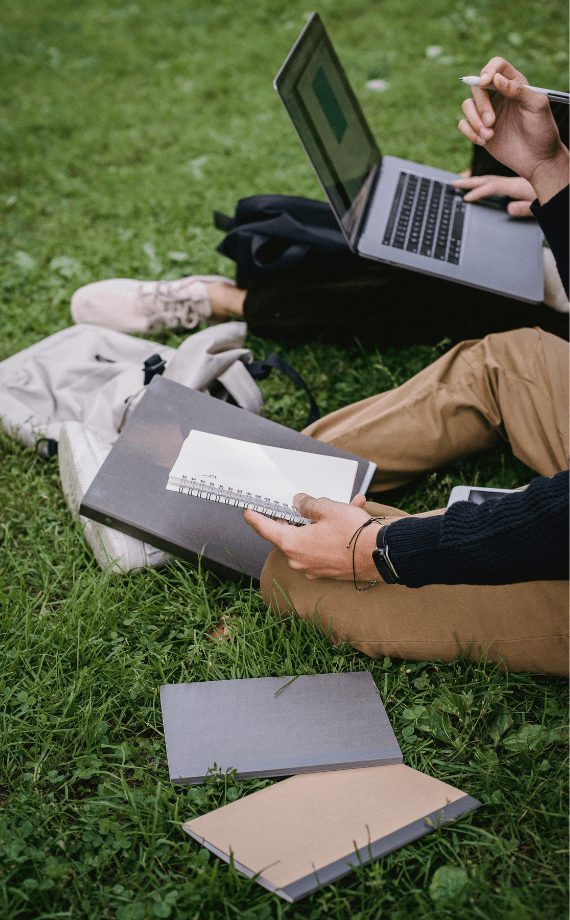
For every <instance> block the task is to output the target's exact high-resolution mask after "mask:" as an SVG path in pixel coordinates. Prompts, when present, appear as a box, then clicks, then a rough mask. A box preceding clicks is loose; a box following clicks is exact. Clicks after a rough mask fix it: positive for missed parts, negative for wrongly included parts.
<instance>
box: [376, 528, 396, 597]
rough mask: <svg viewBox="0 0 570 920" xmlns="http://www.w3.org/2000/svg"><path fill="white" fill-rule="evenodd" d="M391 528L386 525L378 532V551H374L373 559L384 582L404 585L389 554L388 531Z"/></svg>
mask: <svg viewBox="0 0 570 920" xmlns="http://www.w3.org/2000/svg"><path fill="white" fill-rule="evenodd" d="M389 526H390V525H389V524H385V525H384V527H381V528H380V530H379V531H378V533H377V535H376V549H374V550H373V551H372V558H373V559H374V565H375V566H376V568H377V569H378V572H379V573H380V575H381V576H382V580H383V581H385V582H386V584H387V585H401V584H402V583H403V582H402V579H401V578H400V576H399V575H398V573H397V571H396V569H395V567H394V563H393V562H392V560H391V559H390V555H389V553H388V545H387V543H386V531H387V530H388V527H389Z"/></svg>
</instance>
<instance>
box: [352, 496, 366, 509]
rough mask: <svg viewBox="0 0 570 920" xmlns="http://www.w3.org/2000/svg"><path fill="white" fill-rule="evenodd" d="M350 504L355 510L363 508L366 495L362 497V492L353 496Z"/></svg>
mask: <svg viewBox="0 0 570 920" xmlns="http://www.w3.org/2000/svg"><path fill="white" fill-rule="evenodd" d="M350 504H351V505H355V506H356V507H357V508H364V506H365V504H366V495H363V494H362V492H359V493H358V495H355V496H354V498H353V499H352V501H351V503H350Z"/></svg>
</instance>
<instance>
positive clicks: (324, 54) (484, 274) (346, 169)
mask: <svg viewBox="0 0 570 920" xmlns="http://www.w3.org/2000/svg"><path fill="white" fill-rule="evenodd" d="M275 88H276V90H277V92H278V93H279V96H280V97H281V100H282V102H283V104H284V105H285V108H286V109H287V112H288V113H289V116H290V118H291V121H292V122H293V125H294V127H295V129H296V131H297V133H298V135H299V138H300V140H301V143H302V144H303V147H304V148H305V150H306V152H307V154H308V157H309V159H310V161H311V163H312V164H313V167H314V169H315V172H316V174H317V176H318V178H319V181H320V183H321V185H322V187H323V190H324V192H325V194H326V195H327V198H328V199H329V202H330V204H331V207H332V209H333V211H334V213H335V215H336V217H337V219H338V222H339V224H340V226H341V229H342V231H343V233H344V236H345V237H346V241H347V243H348V245H349V246H350V248H351V250H352V251H353V252H356V253H358V254H359V255H361V256H365V257H366V258H369V259H377V260H378V261H380V262H389V263H391V264H393V265H400V266H404V267H406V268H410V269H412V270H414V271H420V272H425V273H426V274H430V275H437V276H440V277H444V278H449V279H451V280H453V281H457V282H460V283H462V284H469V285H471V286H473V287H477V288H482V289H483V290H488V291H494V292H496V293H501V294H504V295H506V296H508V297H515V298H518V299H519V300H526V301H529V302H531V303H532V302H538V301H541V300H542V298H543V295H544V268H543V257H542V251H541V250H542V240H543V237H542V232H541V230H540V228H539V227H538V225H537V224H536V223H535V222H534V221H530V220H521V219H520V218H519V219H517V218H511V217H510V216H509V214H508V213H507V211H506V210H496V209H493V208H489V207H484V206H481V205H477V204H468V203H466V202H464V201H463V197H462V195H461V194H460V193H458V192H457V191H456V190H455V189H454V188H453V186H452V185H451V184H450V183H451V181H452V180H453V179H456V178H457V176H456V175H455V173H450V172H445V171H444V170H441V169H435V168H434V167H431V166H421V165H420V164H419V163H412V162H410V161H409V160H401V159H398V158H396V157H390V156H382V154H381V153H380V150H379V148H378V146H377V144H376V142H375V140H374V137H373V136H372V132H371V131H370V128H369V126H368V123H367V121H366V119H365V117H364V113H363V112H362V109H361V108H360V105H359V103H358V101H357V99H356V96H355V95H354V92H353V90H352V88H351V86H350V84H349V82H348V80H347V77H346V74H345V72H344V70H343V68H342V65H341V63H340V61H339V59H338V57H337V55H336V53H335V51H334V49H333V46H332V44H331V42H330V39H329V37H328V35H327V33H326V31H325V28H324V26H323V23H322V21H321V18H320V16H319V15H318V13H313V15H312V16H311V18H310V19H309V22H308V23H307V25H306V26H305V28H304V29H303V31H302V33H301V35H300V36H299V38H298V39H297V41H296V43H295V45H294V47H293V49H292V51H291V52H290V54H289V56H288V58H287V60H286V61H285V63H284V64H283V67H282V68H281V70H280V71H279V73H278V75H277V77H276V78H275Z"/></svg>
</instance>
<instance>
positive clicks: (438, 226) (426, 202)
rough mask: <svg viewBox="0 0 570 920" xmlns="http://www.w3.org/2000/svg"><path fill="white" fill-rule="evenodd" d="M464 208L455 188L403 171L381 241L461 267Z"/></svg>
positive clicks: (396, 247) (386, 244)
mask: <svg viewBox="0 0 570 920" xmlns="http://www.w3.org/2000/svg"><path fill="white" fill-rule="evenodd" d="M465 208H466V205H465V204H464V202H463V198H462V197H461V196H460V195H458V193H457V191H456V190H455V189H454V188H453V186H452V185H446V184H444V183H443V182H436V181H435V180H433V179H422V178H420V176H414V175H412V174H411V173H405V172H401V173H400V178H399V180H398V187H397V188H396V194H395V196H394V201H393V202H392V209H391V211H390V218H389V220H388V224H387V226H386V230H385V232H384V239H383V240H382V242H383V243H384V245H385V246H393V247H394V249H406V250H407V251H408V252H419V253H420V255H422V256H426V257H427V258H431V259H440V260H441V261H443V262H452V263H453V264H454V265H458V264H459V256H460V252H461V238H462V236H463V223H464V218H465Z"/></svg>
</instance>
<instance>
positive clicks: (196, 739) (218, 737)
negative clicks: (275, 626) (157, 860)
mask: <svg viewBox="0 0 570 920" xmlns="http://www.w3.org/2000/svg"><path fill="white" fill-rule="evenodd" d="M160 703H161V706H162V719H163V723H164V739H165V741H166V753H167V756H168V769H169V773H170V779H171V780H172V782H173V783H202V782H203V781H204V779H205V777H206V775H207V773H208V771H210V770H214V765H215V767H216V770H215V772H219V773H226V772H227V771H228V770H233V769H235V770H237V773H236V778H237V779H242V778H244V777H246V776H290V775H291V774H296V773H314V772H322V771H328V770H346V769H349V768H352V767H368V766H376V765H378V764H394V763H401V762H402V753H401V751H400V748H399V745H398V742H397V741H396V736H395V735H394V732H393V730H392V726H391V725H390V722H389V720H388V716H387V715H386V711H385V709H384V706H383V704H382V700H381V699H380V695H379V693H378V691H377V690H376V685H375V683H374V680H373V678H372V675H371V674H370V672H369V671H360V672H354V673H347V674H314V675H302V676H301V677H297V678H295V679H294V680H292V678H290V677H259V678H248V679H243V680H215V681H214V680H213V681H204V682H198V681H197V682H195V683H189V684H167V685H166V686H163V687H161V688H160Z"/></svg>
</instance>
